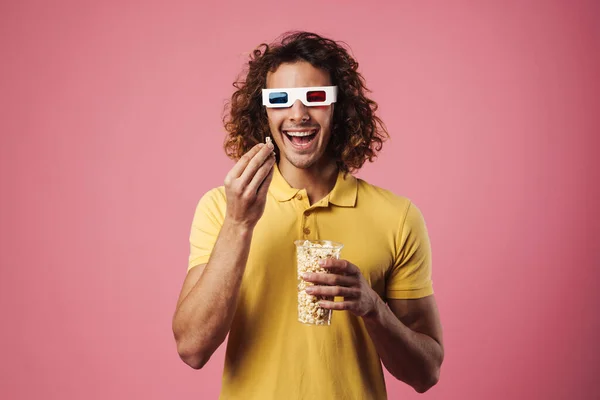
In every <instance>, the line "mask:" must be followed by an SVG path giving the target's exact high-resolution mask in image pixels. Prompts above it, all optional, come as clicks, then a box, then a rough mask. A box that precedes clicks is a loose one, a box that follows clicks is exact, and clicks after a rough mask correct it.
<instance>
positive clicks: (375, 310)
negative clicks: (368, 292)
mask: <svg viewBox="0 0 600 400" xmlns="http://www.w3.org/2000/svg"><path fill="white" fill-rule="evenodd" d="M386 308H387V305H386V304H385V303H384V301H383V300H382V299H381V297H379V295H378V294H377V293H375V292H373V307H372V308H371V310H369V311H367V313H366V314H365V315H363V316H362V318H363V320H364V321H365V322H376V321H378V320H379V319H380V318H381V316H382V315H383V313H384V312H385V309H386Z"/></svg>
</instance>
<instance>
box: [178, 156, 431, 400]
mask: <svg viewBox="0 0 600 400" xmlns="http://www.w3.org/2000/svg"><path fill="white" fill-rule="evenodd" d="M225 210H226V198H225V189H224V187H219V188H216V189H213V190H211V191H209V192H208V193H206V194H205V195H204V196H203V197H202V199H201V200H200V202H199V203H198V206H197V208H196V212H195V215H194V220H193V223H192V229H191V235H190V244H191V252H190V257H189V265H188V270H189V269H191V268H193V267H194V266H196V265H199V264H206V263H208V260H209V258H210V253H211V251H212V249H213V246H214V244H215V242H216V240H217V236H218V234H219V230H220V228H221V226H222V224H223V220H224V218H225ZM298 239H321V240H332V241H335V242H340V243H343V244H344V248H343V249H342V253H341V258H343V259H346V260H348V261H350V262H351V263H353V264H355V265H357V266H358V267H359V268H360V270H361V272H362V274H363V275H364V277H365V278H366V280H367V281H368V282H369V283H370V284H371V287H372V288H373V289H374V290H375V291H376V292H377V293H378V294H379V295H380V296H381V297H382V298H384V299H385V298H391V299H412V298H420V297H425V296H428V295H430V294H432V293H433V289H432V282H431V249H430V242H429V237H428V233H427V228H426V226H425V222H424V220H423V216H422V214H421V212H420V211H419V209H418V208H417V207H416V206H415V205H414V204H412V203H411V201H410V200H408V199H407V198H404V197H401V196H397V195H394V194H393V193H391V192H389V191H387V190H384V189H381V188H378V187H376V186H373V185H370V184H368V183H367V182H365V181H363V180H361V179H356V178H355V177H353V176H352V175H350V174H348V175H347V176H346V177H344V175H343V174H342V173H340V174H339V175H338V178H337V182H336V184H335V187H334V188H333V190H332V191H331V192H330V193H329V194H328V195H327V196H326V197H325V198H323V199H322V200H320V201H319V202H317V203H315V204H313V205H310V204H309V201H308V197H307V195H306V190H304V189H295V188H292V187H290V185H289V184H288V183H287V182H286V181H285V179H284V178H283V176H282V175H281V173H280V172H279V169H278V168H277V167H275V174H274V176H273V181H272V183H271V186H270V188H269V193H268V196H267V202H266V206H265V212H264V215H263V217H262V218H261V219H260V221H259V222H258V224H257V225H256V228H255V230H254V235H253V237H252V245H251V248H250V254H249V256H248V263H247V265H246V270H245V273H244V277H243V280H242V286H241V289H240V297H239V301H238V305H237V311H236V314H235V316H234V319H233V323H232V326H231V331H230V333H229V338H228V342H227V352H226V358H225V369H224V372H223V382H222V390H221V396H220V399H222V400H229V399H235V400H238V399H244V400H254V399H257V400H258V399H260V400H269V399H277V400H281V399H285V400H296V399H328V400H329V399H335V400H338V399H340V400H352V399H357V400H358V399H360V400H366V399H385V398H386V389H385V382H384V377H383V372H382V367H381V363H380V360H379V356H378V355H377V352H376V350H375V347H374V345H373V343H372V341H371V339H370V337H369V335H368V333H367V330H366V328H365V326H364V323H363V321H362V319H361V318H358V317H355V316H354V315H353V314H351V313H350V312H348V311H334V312H333V316H332V321H331V326H307V325H304V324H302V323H300V322H298V320H297V290H298V289H297V285H298V281H297V276H296V262H295V260H296V258H295V257H296V253H295V246H294V241H295V240H298Z"/></svg>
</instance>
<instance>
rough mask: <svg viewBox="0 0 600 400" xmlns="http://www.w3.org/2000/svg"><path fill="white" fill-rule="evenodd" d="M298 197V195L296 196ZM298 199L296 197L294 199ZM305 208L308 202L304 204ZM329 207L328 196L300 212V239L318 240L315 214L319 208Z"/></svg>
mask: <svg viewBox="0 0 600 400" xmlns="http://www.w3.org/2000/svg"><path fill="white" fill-rule="evenodd" d="M298 196H300V194H299V195H298ZM296 198H298V197H296ZM304 205H305V206H308V201H306V202H305V203H304ZM327 206H329V196H327V197H325V198H324V199H322V200H319V201H318V202H317V203H315V204H313V205H312V206H310V207H308V208H306V209H305V210H304V211H303V212H302V224H301V230H302V237H303V238H304V239H309V240H311V239H312V240H316V239H319V234H318V231H317V215H316V214H317V213H318V210H319V208H323V207H327Z"/></svg>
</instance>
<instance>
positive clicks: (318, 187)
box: [278, 160, 338, 204]
mask: <svg viewBox="0 0 600 400" xmlns="http://www.w3.org/2000/svg"><path fill="white" fill-rule="evenodd" d="M278 166H279V171H280V172H281V175H282V176H283V177H284V179H285V180H286V181H287V183H289V184H290V186H291V187H293V188H295V189H305V190H306V195H307V196H308V199H309V201H310V204H315V203H316V202H318V201H319V200H321V199H322V198H324V197H325V196H327V194H328V193H329V192H331V190H333V187H334V186H335V182H336V181H337V176H338V168H337V165H336V164H335V161H328V162H326V163H317V164H315V165H313V166H311V167H309V168H306V169H303V168H296V167H294V166H293V165H292V164H290V163H289V162H287V160H281V161H279V165H278Z"/></svg>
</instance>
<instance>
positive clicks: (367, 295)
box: [303, 258, 382, 317]
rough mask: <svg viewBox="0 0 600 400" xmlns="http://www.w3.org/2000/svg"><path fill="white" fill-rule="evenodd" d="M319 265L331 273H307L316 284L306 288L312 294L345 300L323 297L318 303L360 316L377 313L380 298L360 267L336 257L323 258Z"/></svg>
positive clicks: (308, 277)
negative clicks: (324, 298) (338, 298)
mask: <svg viewBox="0 0 600 400" xmlns="http://www.w3.org/2000/svg"><path fill="white" fill-rule="evenodd" d="M319 265H320V266H321V267H323V268H324V269H326V270H328V272H329V273H307V274H305V275H304V276H303V279H304V280H305V281H307V282H312V283H314V284H315V285H314V286H309V287H307V288H306V293H308V294H310V295H313V296H332V297H333V296H341V297H343V298H344V300H343V301H336V302H334V301H327V300H320V301H319V305H320V306H321V307H323V308H327V309H330V310H348V311H350V312H352V313H353V314H354V315H356V316H358V317H367V316H369V317H370V316H372V315H373V314H377V311H378V307H379V306H380V304H381V303H382V302H381V299H380V298H379V295H378V294H377V293H376V292H375V291H374V290H373V289H372V288H371V286H369V283H368V282H367V281H366V279H365V278H364V276H362V273H361V272H360V269H359V268H358V267H357V266H356V265H354V264H352V263H350V262H348V261H346V260H338V259H335V258H328V259H325V260H321V261H320V262H319Z"/></svg>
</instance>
